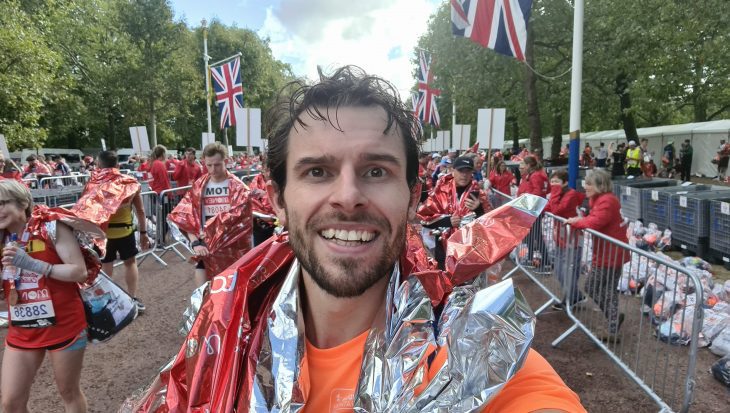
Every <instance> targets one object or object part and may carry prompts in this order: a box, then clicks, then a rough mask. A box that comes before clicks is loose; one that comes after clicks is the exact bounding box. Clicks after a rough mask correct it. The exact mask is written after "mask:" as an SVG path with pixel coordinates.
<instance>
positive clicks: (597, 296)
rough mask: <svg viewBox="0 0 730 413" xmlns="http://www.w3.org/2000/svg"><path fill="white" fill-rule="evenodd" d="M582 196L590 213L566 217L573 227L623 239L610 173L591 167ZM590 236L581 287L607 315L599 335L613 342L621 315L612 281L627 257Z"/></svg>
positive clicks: (612, 246)
mask: <svg viewBox="0 0 730 413" xmlns="http://www.w3.org/2000/svg"><path fill="white" fill-rule="evenodd" d="M585 189H586V196H588V202H589V207H590V213H589V214H588V215H587V216H585V217H583V218H581V217H573V218H570V219H568V224H570V225H572V226H573V228H575V229H592V230H594V231H596V232H600V233H601V234H603V235H606V236H608V237H611V238H614V239H616V240H618V241H621V242H627V241H628V239H627V237H626V229H625V228H622V227H621V222H622V220H621V213H620V212H619V210H620V208H621V205H620V203H619V200H618V198H616V196H615V195H614V194H613V192H612V190H613V185H612V183H611V175H609V173H608V172H606V171H604V170H602V169H594V170H593V171H591V172H590V173H589V174H588V175H587V176H586V180H585ZM592 238H593V251H592V256H593V259H592V265H591V267H590V269H589V271H588V278H587V280H586V284H585V290H586V292H587V293H588V295H589V296H590V297H591V298H592V299H593V301H595V302H596V303H597V304H598V306H599V307H601V310H603V314H604V315H605V316H606V318H607V319H608V326H607V328H606V330H605V331H601V332H600V334H599V336H600V337H599V338H601V339H602V340H607V341H614V342H617V341H619V340H620V337H619V335H618V332H619V329H620V328H621V323H622V322H623V320H624V315H623V314H619V310H618V292H617V291H616V285H617V283H618V281H619V277H621V269H622V267H623V264H624V263H625V262H627V261H628V260H629V255H628V254H626V251H625V250H624V249H622V248H620V247H618V246H617V245H615V244H612V243H610V242H608V241H606V240H603V239H601V238H599V237H596V236H594V237H592Z"/></svg>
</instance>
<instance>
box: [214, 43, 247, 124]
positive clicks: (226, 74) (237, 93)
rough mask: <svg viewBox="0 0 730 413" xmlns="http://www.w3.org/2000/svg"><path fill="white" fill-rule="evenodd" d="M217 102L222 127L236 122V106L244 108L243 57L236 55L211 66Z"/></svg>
mask: <svg viewBox="0 0 730 413" xmlns="http://www.w3.org/2000/svg"><path fill="white" fill-rule="evenodd" d="M210 74H211V77H212V78H213V88H214V90H215V102H216V103H217V104H218V111H219V112H220V113H219V114H220V118H221V129H223V128H228V127H230V126H233V125H235V124H236V112H235V110H234V109H235V108H243V86H242V85H241V59H240V58H238V57H236V58H235V59H233V60H231V61H230V62H228V63H223V64H222V65H220V66H216V67H211V68H210Z"/></svg>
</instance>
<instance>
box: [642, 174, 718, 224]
mask: <svg viewBox="0 0 730 413" xmlns="http://www.w3.org/2000/svg"><path fill="white" fill-rule="evenodd" d="M711 189H712V186H711V185H690V186H669V187H663V188H644V189H641V190H640V191H641V218H642V219H643V220H644V224H645V225H648V224H650V223H654V224H656V225H657V227H658V228H659V229H660V230H661V231H664V230H665V229H667V228H669V226H670V225H669V197H670V195H672V194H675V193H690V192H694V191H709V190H711Z"/></svg>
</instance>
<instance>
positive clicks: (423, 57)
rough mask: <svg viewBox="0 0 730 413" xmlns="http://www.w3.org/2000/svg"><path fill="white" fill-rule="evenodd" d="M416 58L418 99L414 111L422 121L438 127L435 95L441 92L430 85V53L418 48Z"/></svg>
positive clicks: (439, 121) (431, 77)
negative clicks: (417, 63)
mask: <svg viewBox="0 0 730 413" xmlns="http://www.w3.org/2000/svg"><path fill="white" fill-rule="evenodd" d="M418 60H419V70H418V101H417V102H416V109H415V113H416V115H417V116H418V118H419V119H421V120H422V121H423V123H425V124H431V125H434V126H435V127H437V128H438V127H439V124H440V123H441V119H440V118H439V111H438V107H437V106H436V97H438V96H439V95H440V94H441V90H440V89H434V88H433V87H431V84H432V83H433V73H432V72H431V54H430V53H428V52H426V51H425V50H420V51H419V52H418Z"/></svg>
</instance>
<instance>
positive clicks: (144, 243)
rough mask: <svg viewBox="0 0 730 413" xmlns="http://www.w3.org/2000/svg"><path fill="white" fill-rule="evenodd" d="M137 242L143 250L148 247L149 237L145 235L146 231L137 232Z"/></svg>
mask: <svg viewBox="0 0 730 413" xmlns="http://www.w3.org/2000/svg"><path fill="white" fill-rule="evenodd" d="M139 244H140V246H141V247H142V249H143V250H148V249H150V237H148V236H147V233H140V234H139Z"/></svg>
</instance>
